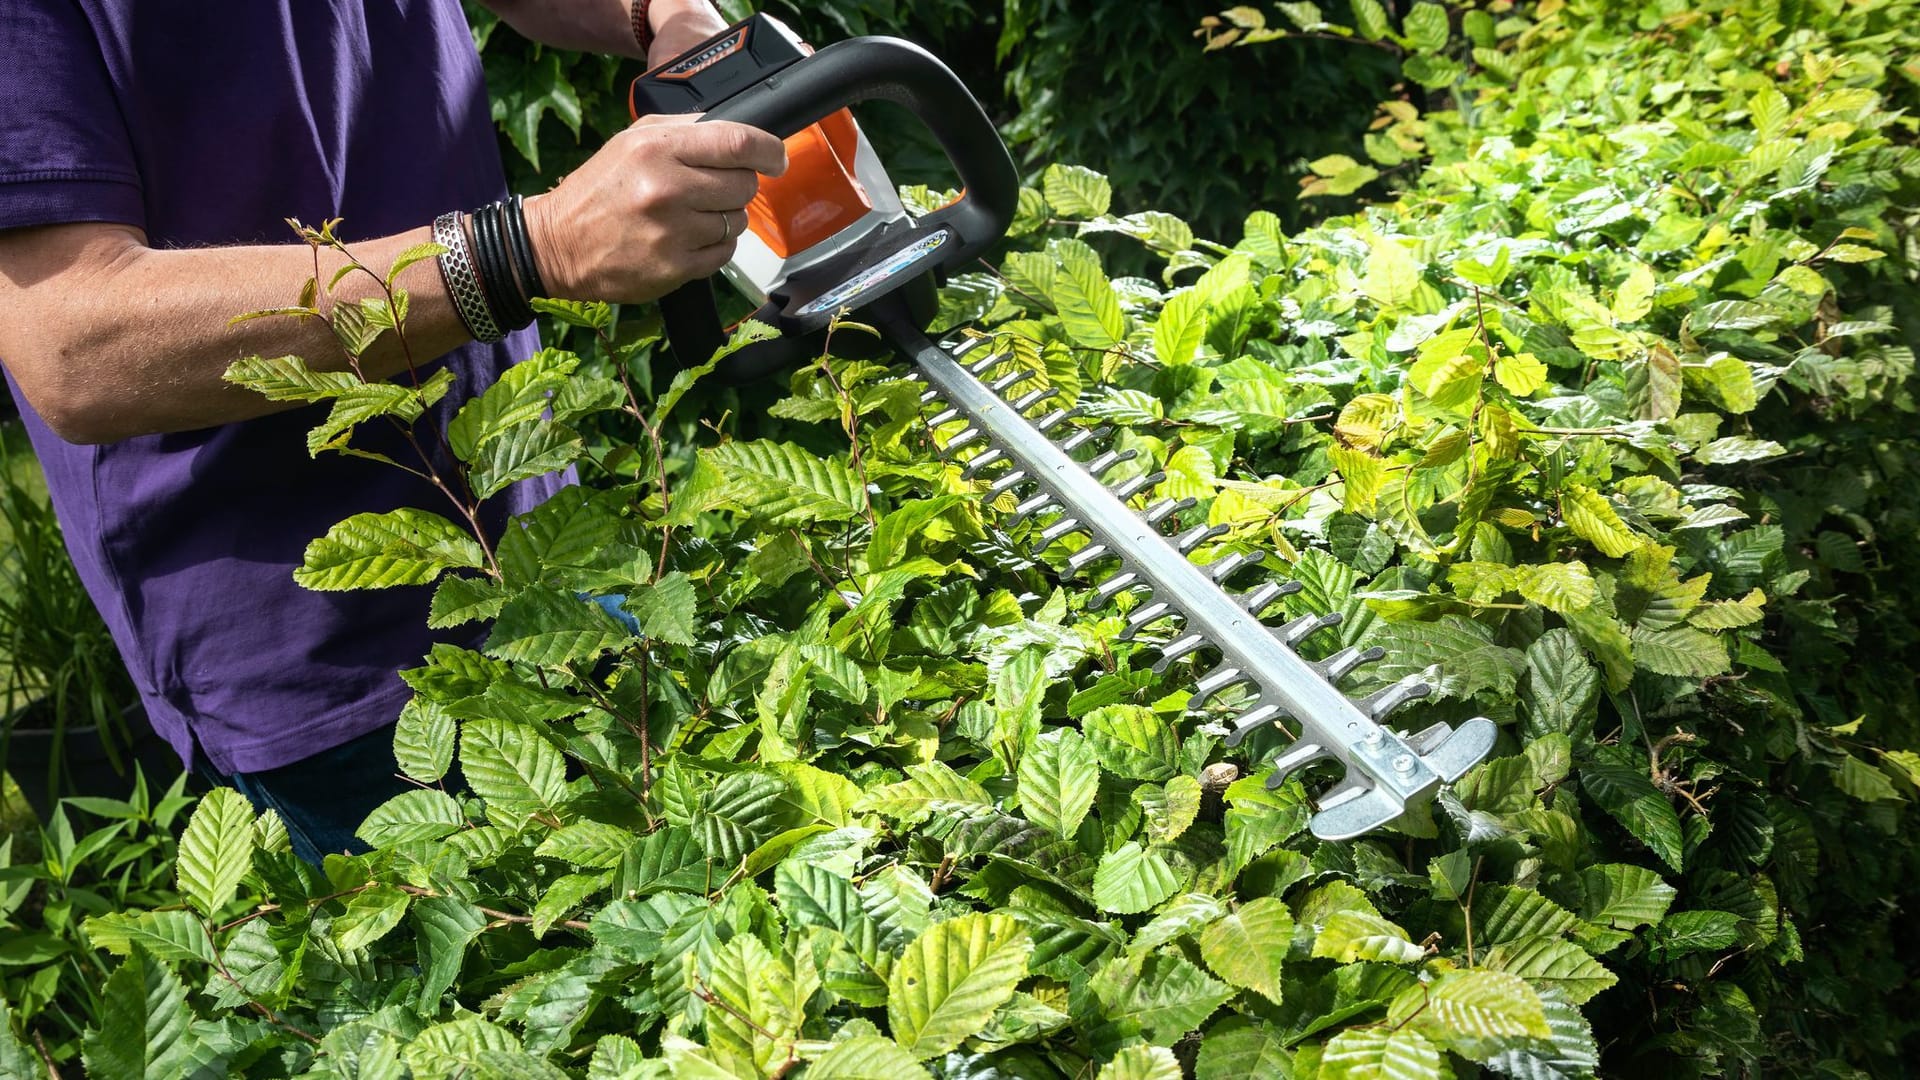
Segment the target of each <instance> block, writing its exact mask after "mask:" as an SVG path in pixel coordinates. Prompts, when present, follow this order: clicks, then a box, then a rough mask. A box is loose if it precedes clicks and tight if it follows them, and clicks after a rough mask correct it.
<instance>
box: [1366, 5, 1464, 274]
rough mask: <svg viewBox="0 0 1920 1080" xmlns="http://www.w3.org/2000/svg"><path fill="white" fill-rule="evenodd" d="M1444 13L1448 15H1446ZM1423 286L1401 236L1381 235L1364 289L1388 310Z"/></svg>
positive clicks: (1371, 254) (1369, 258)
mask: <svg viewBox="0 0 1920 1080" xmlns="http://www.w3.org/2000/svg"><path fill="white" fill-rule="evenodd" d="M1443 17H1444V16H1443ZM1419 287H1420V264H1419V263H1417V262H1415V261H1414V258H1413V254H1412V253H1411V252H1409V251H1408V250H1407V249H1406V247H1405V246H1404V245H1402V244H1401V243H1400V242H1399V241H1398V240H1396V239H1393V238H1391V237H1381V238H1379V239H1376V240H1374V241H1373V242H1372V243H1371V244H1370V245H1369V254H1368V255H1367V265H1366V276H1365V277H1364V278H1362V279H1361V282H1360V288H1361V291H1362V292H1364V293H1366V295H1367V298H1368V299H1370V300H1372V301H1373V302H1374V303H1376V304H1378V305H1380V306H1381V307H1382V308H1384V309H1387V310H1393V309H1396V308H1403V307H1405V306H1407V304H1409V303H1411V302H1412V300H1413V294H1414V291H1415V290H1416V289H1418V288H1419Z"/></svg>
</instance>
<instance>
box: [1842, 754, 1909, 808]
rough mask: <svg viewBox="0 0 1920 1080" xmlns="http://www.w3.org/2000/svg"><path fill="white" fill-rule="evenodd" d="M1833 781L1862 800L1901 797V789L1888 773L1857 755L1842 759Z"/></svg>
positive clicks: (1873, 800) (1872, 800)
mask: <svg viewBox="0 0 1920 1080" xmlns="http://www.w3.org/2000/svg"><path fill="white" fill-rule="evenodd" d="M1833 782H1834V784H1835V785H1836V786H1838V787H1839V788H1840V790H1841V791H1844V792H1846V793H1847V794H1848V795H1851V796H1853V797H1854V798H1856V799H1858V800H1860V801H1861V802H1879V801H1881V800H1895V801H1897V800H1899V799H1900V798H1901V795H1900V791H1899V789H1898V788H1895V787H1894V786H1893V780H1892V779H1891V778H1889V777H1888V776H1887V774H1886V773H1884V772H1881V771H1880V770H1879V769H1876V768H1874V767H1873V766H1871V765H1869V764H1867V763H1866V762H1864V761H1861V760H1860V759H1859V758H1857V757H1852V756H1848V757H1845V758H1842V759H1840V767H1839V768H1838V769H1837V770H1836V771H1835V773H1834V779H1833Z"/></svg>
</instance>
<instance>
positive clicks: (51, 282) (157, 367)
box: [0, 118, 786, 443]
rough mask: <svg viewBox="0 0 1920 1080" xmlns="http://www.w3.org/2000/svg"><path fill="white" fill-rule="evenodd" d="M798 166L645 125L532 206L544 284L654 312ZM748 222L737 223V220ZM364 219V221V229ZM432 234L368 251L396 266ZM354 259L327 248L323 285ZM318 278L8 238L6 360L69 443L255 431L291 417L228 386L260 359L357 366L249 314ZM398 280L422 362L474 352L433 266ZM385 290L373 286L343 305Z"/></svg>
mask: <svg viewBox="0 0 1920 1080" xmlns="http://www.w3.org/2000/svg"><path fill="white" fill-rule="evenodd" d="M785 168H786V152H785V148H784V147H783V146H782V145H781V143H780V140H779V139H777V138H775V137H774V136H772V135H769V134H767V133H765V132H762V131H758V130H755V129H753V128H749V127H745V126H743V125H739V124H728V123H712V124H693V123H688V122H685V120H684V118H681V119H677V120H668V121H660V122H652V123H643V124H636V125H634V126H633V127H631V128H628V129H627V130H626V131H623V132H622V133H620V134H619V135H617V136H615V137H614V138H613V139H612V140H610V141H609V142H608V143H607V145H606V146H605V147H603V148H601V150H600V151H599V152H598V153H597V154H595V155H594V156H593V157H592V158H590V159H589V160H588V161H587V162H586V163H585V164H584V165H582V166H581V167H580V169H578V170H576V171H575V172H574V173H573V174H572V175H571V176H569V177H567V179H566V180H564V181H563V182H562V183H561V184H560V185H559V186H558V187H556V188H555V189H554V190H553V191H551V192H549V193H547V194H546V195H542V196H536V197H535V198H533V199H531V200H529V201H528V204H527V227H528V231H529V233H530V235H531V238H532V242H533V246H534V252H535V258H536V260H537V262H538V263H539V268H540V273H541V277H542V278H543V279H544V280H545V282H546V284H547V286H548V289H549V291H550V292H552V293H553V294H554V295H556V296H564V297H569V298H572V299H580V300H610V301H615V302H640V301H645V300H652V299H655V298H657V297H659V296H661V295H663V294H665V293H666V292H668V291H670V290H672V289H673V288H675V287H677V286H678V285H680V284H681V283H683V282H686V281H689V280H691V279H693V278H695V277H704V276H706V275H708V274H712V273H714V272H715V271H717V270H718V269H719V268H720V267H721V266H723V265H725V263H726V261H727V260H728V259H729V258H731V257H732V255H733V248H734V238H736V237H738V236H739V234H740V232H741V230H742V228H743V227H744V222H743V220H742V219H743V218H744V216H745V215H744V213H743V208H744V207H745V206H746V204H747V202H748V200H749V199H751V198H752V197H753V194H754V191H755V190H756V189H757V187H758V183H759V177H758V176H757V175H756V174H757V173H766V174H768V175H778V174H779V173H781V172H783V171H784V170H785ZM727 214H731V215H733V216H732V217H731V218H725V219H723V216H724V215H727ZM349 224H351V223H349ZM430 232H431V230H430V227H429V226H427V225H426V224H424V223H423V224H422V226H421V227H419V228H416V229H413V230H410V231H408V232H405V233H400V234H397V235H394V236H388V237H381V238H378V239H372V240H367V241H365V242H360V243H355V244H353V245H351V246H352V248H353V250H354V253H355V255H357V256H358V257H359V259H360V261H361V262H362V263H364V264H365V265H367V266H369V267H371V268H373V269H375V270H378V271H381V272H384V271H385V270H386V267H387V266H388V264H389V263H391V262H392V260H393V258H394V256H395V255H397V254H399V253H400V252H401V251H404V250H406V249H407V248H408V247H411V246H413V245H415V244H418V243H423V242H425V241H427V240H428V239H429V238H430ZM340 265H342V260H341V258H340V256H339V255H337V254H335V253H322V259H321V265H320V274H319V278H320V282H321V283H322V284H323V285H324V284H325V283H326V282H327V281H328V280H330V279H331V277H332V275H333V271H334V270H335V269H337V268H338V267H339V266H340ZM313 272H314V265H313V253H312V251H311V250H310V249H309V248H307V247H306V246H305V245H303V244H298V243H288V244H284V245H259V246H250V247H231V248H200V249H187V250H160V249H154V248H151V247H148V246H147V243H146V237H145V236H144V235H143V234H142V233H141V232H140V231H139V230H137V229H134V228H131V227H128V226H124V225H105V224H72V225H51V226H43V227H37V228H23V229H12V230H0V358H4V360H5V362H6V364H7V369H8V370H9V371H10V372H11V373H12V374H13V376H14V378H15V380H16V381H18V382H19V384H20V388H21V390H22V391H23V392H24V394H25V395H26V398H27V400H28V402H29V403H31V404H32V405H33V407H34V409H35V410H36V411H37V412H39V413H40V415H41V416H42V417H43V418H44V419H45V420H46V421H47V423H48V425H49V426H51V427H52V428H53V430H54V431H55V432H56V433H57V434H59V435H60V436H61V437H62V438H65V439H68V440H70V441H74V442H88V443H100V442H112V441H115V440H118V439H123V438H128V437H131V436H134V435H144V434H152V433H157V432H166V431H184V430H191V429H194V428H201V427H209V426H212V425H215V424H223V423H229V422H232V421H236V420H245V419H250V418H252V417H255V416H261V415H264V414H266V413H269V412H275V411H278V410H280V409H281V408H284V407H285V406H283V405H280V404H276V403H272V402H268V401H266V400H265V399H264V398H261V397H259V396H258V395H256V394H252V393H248V392H245V391H241V390H238V389H236V388H234V387H231V386H229V385H227V384H226V383H225V382H224V381H223V380H222V378H221V376H222V374H223V373H224V372H225V371H226V369H227V367H228V365H230V364H231V363H232V362H233V361H234V360H237V359H239V358H241V357H243V356H249V355H262V356H282V355H286V354H289V353H291V354H294V355H299V356H302V357H304V358H306V359H307V361H308V362H309V363H311V364H312V365H313V366H314V367H316V368H325V369H335V370H337V369H341V368H344V367H346V364H347V358H346V356H345V354H344V353H343V352H342V351H341V349H340V346H339V344H338V343H337V342H336V341H335V340H334V338H333V336H332V334H331V332H330V331H329V330H328V329H327V327H326V326H324V325H322V324H320V323H319V322H317V321H315V320H311V319H309V320H298V319H293V318H285V319H280V318H275V319H256V320H250V321H247V322H242V323H239V324H237V325H229V320H230V319H231V318H232V316H234V315H238V314H241V313H243V312H247V311H256V310H260V309H264V308H271V307H279V306H283V305H286V304H288V303H291V302H292V301H293V299H294V298H295V297H296V296H297V295H298V294H299V291H300V286H301V283H302V282H304V281H305V280H306V279H307V278H308V277H309V276H311V275H312V274H313ZM398 284H399V285H400V286H401V287H403V288H405V289H407V290H408V291H409V293H410V294H411V296H410V301H411V304H410V313H409V317H408V320H407V324H406V325H407V343H408V345H409V348H410V352H411V360H412V362H413V363H414V364H415V365H421V364H425V363H427V362H429V361H431V360H433V359H435V358H437V357H439V356H441V355H443V354H445V353H446V352H447V351H449V350H451V349H453V348H455V347H456V346H458V345H460V344H462V343H463V342H465V341H466V340H468V338H467V333H466V330H465V328H464V326H463V325H462V324H461V322H460V319H459V316H458V314H457V312H456V311H455V308H454V306H453V301H452V299H451V298H450V297H449V296H448V295H447V292H446V288H445V286H444V284H443V282H442V281H441V278H440V273H439V269H438V268H437V267H436V266H435V265H434V264H433V262H432V261H431V260H429V261H426V262H421V263H416V264H415V265H414V266H412V267H410V268H409V269H408V270H407V271H406V272H404V273H403V274H402V275H401V276H400V279H399V281H398ZM374 295H378V288H377V286H375V285H374V283H373V282H372V281H371V280H368V279H366V277H365V275H354V276H352V277H349V278H348V279H347V280H346V281H344V282H342V285H341V292H340V293H339V294H338V295H337V301H338V302H352V301H355V300H358V299H359V298H361V297H366V296H374ZM407 363H408V356H407V355H406V354H403V353H402V352H401V350H400V348H399V344H398V342H397V341H394V340H393V339H392V337H391V335H388V336H387V337H385V338H383V340H382V341H381V343H380V344H379V345H378V346H376V348H375V349H374V350H372V353H371V354H370V355H369V356H367V357H366V358H365V368H364V369H365V372H366V375H367V376H368V377H369V378H386V377H390V376H393V375H395V374H397V373H399V372H401V371H404V370H406V367H407Z"/></svg>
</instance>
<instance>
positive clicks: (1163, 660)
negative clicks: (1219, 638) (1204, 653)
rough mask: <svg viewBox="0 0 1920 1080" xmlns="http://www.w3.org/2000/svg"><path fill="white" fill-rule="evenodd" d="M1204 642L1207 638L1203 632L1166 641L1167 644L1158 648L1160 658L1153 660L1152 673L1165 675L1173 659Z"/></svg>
mask: <svg viewBox="0 0 1920 1080" xmlns="http://www.w3.org/2000/svg"><path fill="white" fill-rule="evenodd" d="M1206 643H1207V638H1206V635H1205V634H1188V635H1187V636H1186V637H1183V638H1178V639H1176V640H1174V641H1169V642H1167V644H1166V645H1165V646H1163V647H1162V648H1161V649H1160V659H1158V660H1155V661H1154V662H1153V673H1154V674H1155V675H1165V674H1166V673H1167V669H1168V668H1170V667H1172V666H1173V663H1174V661H1176V660H1178V659H1180V658H1181V657H1183V656H1185V655H1187V654H1188V653H1190V652H1192V651H1194V650H1195V649H1198V648H1200V647H1202V646H1204V645H1205V644H1206Z"/></svg>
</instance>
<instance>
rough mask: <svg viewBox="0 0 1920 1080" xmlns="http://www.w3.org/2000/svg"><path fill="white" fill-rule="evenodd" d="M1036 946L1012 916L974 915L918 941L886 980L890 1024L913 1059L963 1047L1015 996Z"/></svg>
mask: <svg viewBox="0 0 1920 1080" xmlns="http://www.w3.org/2000/svg"><path fill="white" fill-rule="evenodd" d="M1032 951H1033V942H1032V941H1031V940H1030V939H1029V938H1028V937H1027V934H1026V931H1024V930H1022V929H1021V928H1020V924H1019V923H1017V922H1015V921H1014V920H1013V919H1012V918H1010V917H1008V916H1006V915H1000V914H983V913H977V912H976V913H971V914H967V915H961V916H959V917H957V918H953V919H948V920H947V921H945V922H941V923H936V924H934V925H933V926H932V927H931V928H929V929H928V930H927V931H926V932H925V933H923V934H921V935H920V936H919V937H917V938H915V939H914V940H913V941H912V942H911V943H910V944H909V945H908V946H907V948H906V952H904V953H903V954H901V956H900V959H899V960H898V961H897V962H896V963H895V964H894V966H893V972H892V974H891V975H889V976H888V978H887V1023H888V1026H889V1028H890V1029H891V1030H892V1032H893V1036H894V1038H895V1039H897V1040H899V1042H900V1044H901V1045H902V1046H903V1047H905V1048H906V1049H907V1051H908V1052H909V1053H911V1054H912V1055H913V1056H914V1057H915V1058H917V1059H920V1060H925V1059H927V1058H931V1057H937V1056H939V1055H941V1054H944V1053H946V1052H947V1051H949V1050H952V1049H953V1048H954V1047H957V1046H959V1045H960V1042H961V1040H962V1039H965V1038H966V1037H967V1036H969V1035H972V1034H973V1033H974V1032H976V1031H978V1030H980V1028H981V1027H982V1026H983V1025H984V1024H985V1023H986V1022H987V1020H988V1018H989V1017H991V1016H992V1015H993V1014H994V1011H995V1010H997V1009H999V1008H1000V1006H1002V1005H1004V1004H1006V1002H1007V1001H1008V999H1010V998H1012V997H1013V990H1014V987H1015V986H1017V985H1018V984H1019V982H1020V980H1021V979H1023V978H1025V977H1026V974H1027V956H1028V954H1029V953H1031V952H1032Z"/></svg>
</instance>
